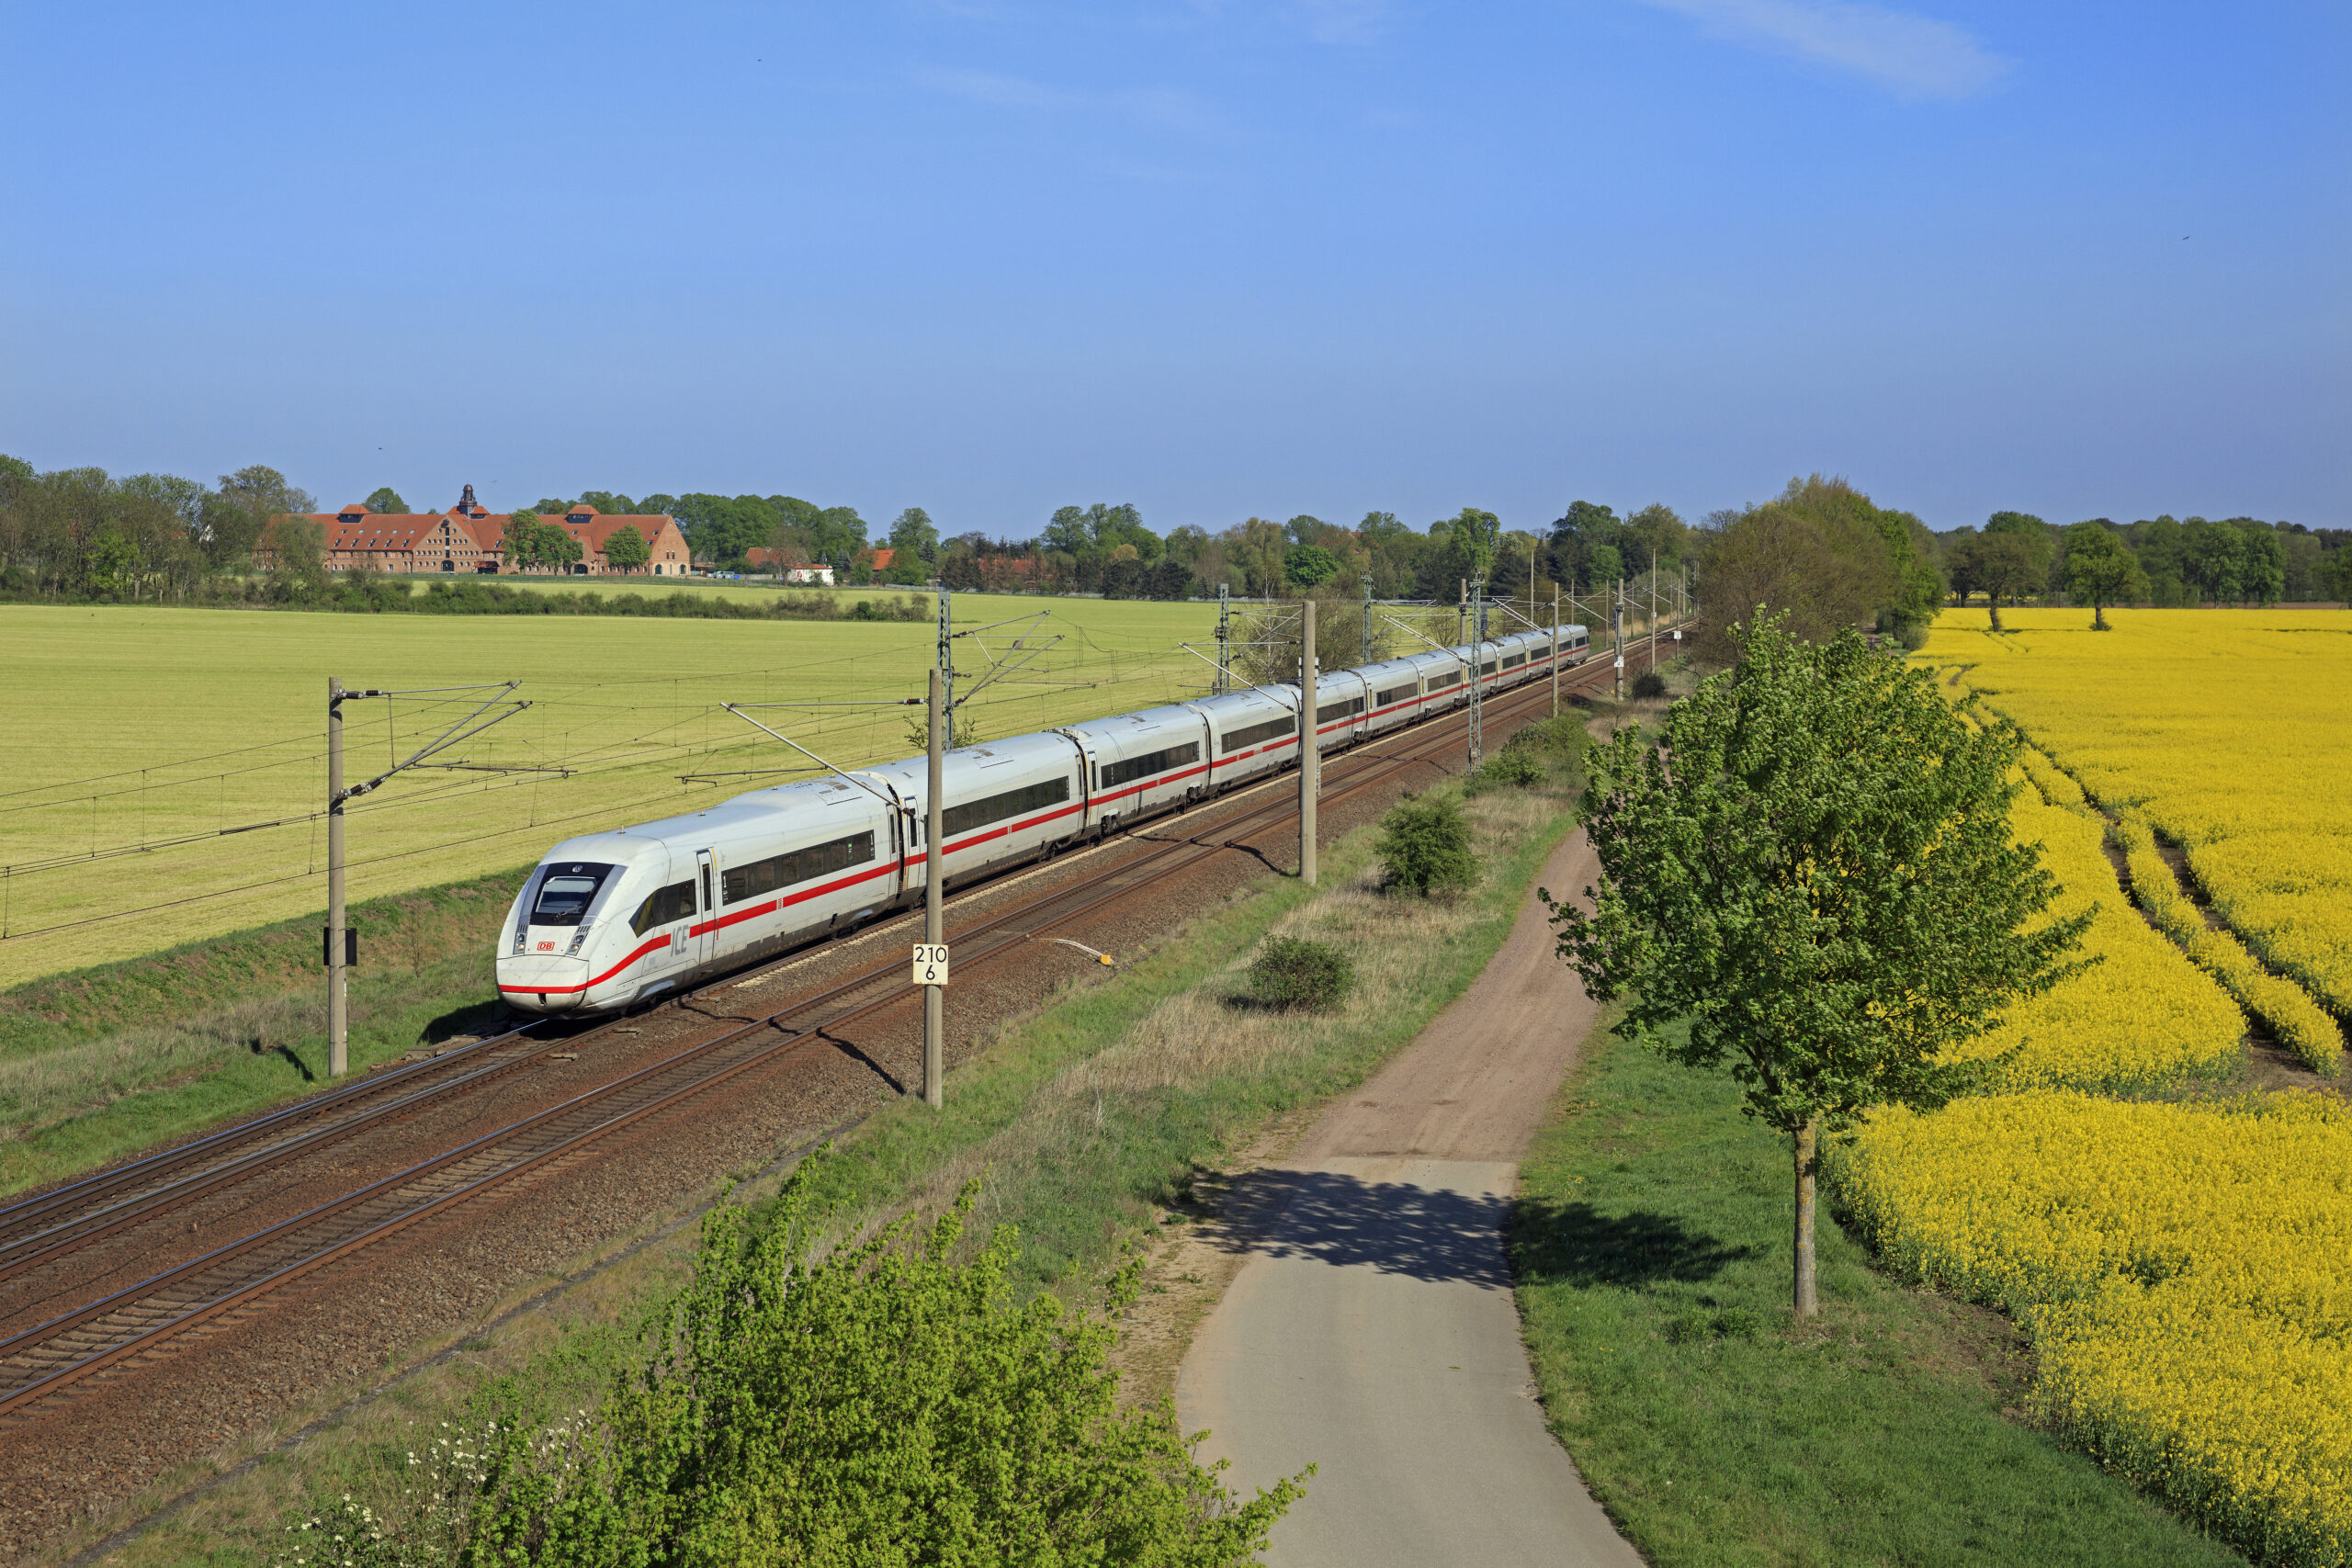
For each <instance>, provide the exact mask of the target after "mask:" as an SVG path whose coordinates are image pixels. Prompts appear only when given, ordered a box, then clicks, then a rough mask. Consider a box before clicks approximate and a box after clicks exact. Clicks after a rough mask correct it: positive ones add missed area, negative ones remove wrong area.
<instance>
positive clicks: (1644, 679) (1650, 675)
mask: <svg viewBox="0 0 2352 1568" xmlns="http://www.w3.org/2000/svg"><path fill="white" fill-rule="evenodd" d="M1664 695H1666V677H1665V676H1663V675H1661V674H1659V673H1658V672H1657V671H1655V670H1645V671H1642V672H1641V673H1640V674H1638V675H1636V676H1634V697H1635V698H1637V699H1638V698H1642V697H1662V696H1664Z"/></svg>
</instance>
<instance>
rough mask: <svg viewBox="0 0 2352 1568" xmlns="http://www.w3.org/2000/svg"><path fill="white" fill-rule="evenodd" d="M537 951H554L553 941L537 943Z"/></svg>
mask: <svg viewBox="0 0 2352 1568" xmlns="http://www.w3.org/2000/svg"><path fill="white" fill-rule="evenodd" d="M539 951H540V952H541V953H553V952H554V951H555V943H553V942H541V943H539Z"/></svg>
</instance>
